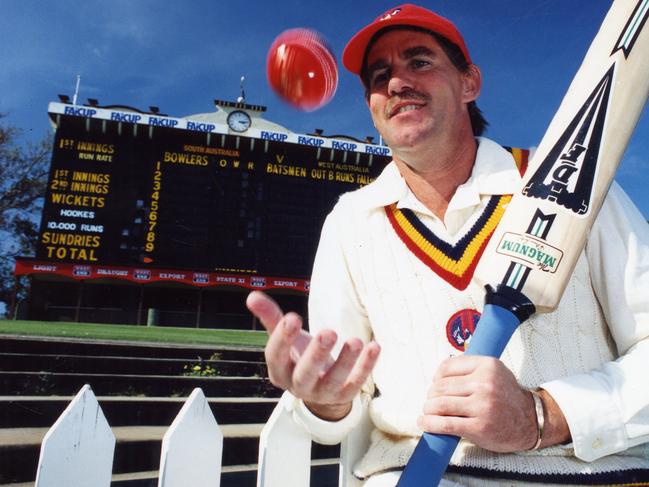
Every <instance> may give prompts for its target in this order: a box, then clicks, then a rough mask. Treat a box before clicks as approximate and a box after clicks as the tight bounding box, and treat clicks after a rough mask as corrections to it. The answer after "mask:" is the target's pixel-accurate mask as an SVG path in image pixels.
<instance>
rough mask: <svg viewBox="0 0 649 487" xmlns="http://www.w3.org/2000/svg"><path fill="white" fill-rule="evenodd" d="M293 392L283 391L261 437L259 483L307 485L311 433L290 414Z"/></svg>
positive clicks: (274, 486) (285, 486) (260, 486)
mask: <svg viewBox="0 0 649 487" xmlns="http://www.w3.org/2000/svg"><path fill="white" fill-rule="evenodd" d="M292 402H293V396H292V395H290V394H289V393H288V392H285V393H284V394H283V395H282V398H281V399H280V401H279V403H278V404H277V406H275V409H274V410H273V412H272V414H271V415H270V418H269V419H268V422H267V423H266V426H264V429H263V430H262V431H261V435H260V438H259V468H258V470H257V487H279V486H281V487H308V485H309V480H310V476H311V437H310V436H309V434H308V433H307V432H306V431H304V429H302V428H301V427H300V426H299V425H298V424H297V423H295V421H293V418H292V417H291V415H292V413H291V409H292Z"/></svg>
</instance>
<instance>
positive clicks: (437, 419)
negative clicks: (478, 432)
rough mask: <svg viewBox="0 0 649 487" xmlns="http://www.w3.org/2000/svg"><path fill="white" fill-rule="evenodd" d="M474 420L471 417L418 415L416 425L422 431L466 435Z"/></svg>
mask: <svg viewBox="0 0 649 487" xmlns="http://www.w3.org/2000/svg"><path fill="white" fill-rule="evenodd" d="M475 425H476V421H475V420H474V419H473V418H461V417H457V416H434V415H428V416H426V415H424V416H419V419H418V420H417V426H419V427H420V428H421V429H422V430H423V431H427V432H428V433H434V434H439V435H452V436H460V437H467V433H469V432H471V431H472V429H474V428H475Z"/></svg>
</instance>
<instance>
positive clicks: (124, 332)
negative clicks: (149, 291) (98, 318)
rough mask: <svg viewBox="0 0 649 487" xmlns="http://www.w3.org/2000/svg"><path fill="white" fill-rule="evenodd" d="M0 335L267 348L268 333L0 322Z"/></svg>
mask: <svg viewBox="0 0 649 487" xmlns="http://www.w3.org/2000/svg"><path fill="white" fill-rule="evenodd" d="M0 334H7V335H26V336H44V337H59V338H86V339H93V340H117V341H136V342H139V341H146V342H161V343H178V344H196V345H210V346H212V345H221V346H222V345H227V346H247V347H263V346H264V345H265V344H266V339H267V338H268V335H267V334H266V332H264V331H244V330H214V329H202V328H198V329H197V328H174V327H150V326H135V325H105V324H95V323H66V322H49V321H22V320H15V321H13V320H0Z"/></svg>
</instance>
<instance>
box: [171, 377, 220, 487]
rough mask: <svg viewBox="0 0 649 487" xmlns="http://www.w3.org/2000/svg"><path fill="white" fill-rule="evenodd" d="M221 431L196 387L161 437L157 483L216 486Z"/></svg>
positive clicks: (173, 486) (174, 486)
mask: <svg viewBox="0 0 649 487" xmlns="http://www.w3.org/2000/svg"><path fill="white" fill-rule="evenodd" d="M222 454H223V433H222V432H221V429H220V428H219V425H218V424H217V423H216V420H215V419H214V415H213V414H212V410H211V409H210V405H209V403H208V402H207V400H206V399H205V394H203V391H202V390H201V389H200V388H196V389H194V390H193V391H192V393H191V395H190V396H189V398H188V399H187V401H185V404H184V406H183V407H182V409H181V410H180V412H179V413H178V416H176V419H174V421H173V423H171V426H170V427H169V429H168V430H167V432H166V433H165V435H164V438H163V439H162V452H161V455H160V476H159V478H158V487H187V486H191V487H219V485H220V484H221V458H222Z"/></svg>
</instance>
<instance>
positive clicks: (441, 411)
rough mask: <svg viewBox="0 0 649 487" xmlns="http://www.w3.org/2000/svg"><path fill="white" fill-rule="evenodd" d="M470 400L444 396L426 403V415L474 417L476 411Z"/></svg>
mask: <svg viewBox="0 0 649 487" xmlns="http://www.w3.org/2000/svg"><path fill="white" fill-rule="evenodd" d="M474 409H475V408H474V407H473V406H472V404H471V401H470V400H467V399H466V398H464V397H457V396H443V397H435V398H433V399H428V400H426V401H425V402H424V407H423V412H424V415H433V416H460V417H474V416H475V414H476V411H474Z"/></svg>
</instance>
